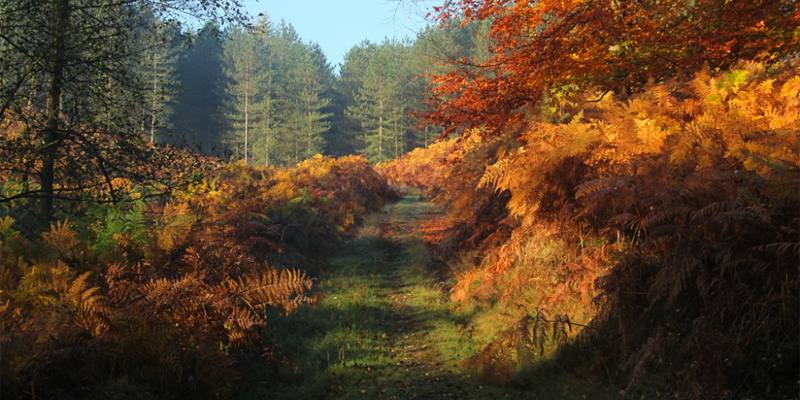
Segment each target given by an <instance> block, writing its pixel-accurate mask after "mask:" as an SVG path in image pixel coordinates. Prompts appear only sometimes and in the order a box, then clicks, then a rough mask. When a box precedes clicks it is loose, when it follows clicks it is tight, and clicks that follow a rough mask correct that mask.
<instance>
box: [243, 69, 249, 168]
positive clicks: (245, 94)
mask: <svg viewBox="0 0 800 400" xmlns="http://www.w3.org/2000/svg"><path fill="white" fill-rule="evenodd" d="M247 79H248V80H247V81H246V82H245V84H244V165H247V147H248V146H247V139H248V137H247V136H248V132H247V128H248V126H247V124H248V122H249V121H248V114H247V107H248V103H249V100H250V99H249V98H248V94H249V93H248V91H249V90H250V77H249V76H248V77H247Z"/></svg>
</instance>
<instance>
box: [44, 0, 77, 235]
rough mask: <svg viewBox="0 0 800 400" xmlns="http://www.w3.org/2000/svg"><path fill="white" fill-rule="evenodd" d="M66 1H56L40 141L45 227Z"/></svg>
mask: <svg viewBox="0 0 800 400" xmlns="http://www.w3.org/2000/svg"><path fill="white" fill-rule="evenodd" d="M69 19H70V4H69V0H59V1H58V3H57V6H56V11H55V21H54V22H55V25H56V27H57V28H56V29H57V32H58V34H57V35H56V36H55V42H54V43H53V45H54V49H53V50H54V52H53V57H52V58H51V59H50V71H49V72H50V77H49V82H48V88H47V124H46V126H45V130H44V138H43V142H42V170H41V172H40V176H39V179H40V183H41V186H42V188H41V190H42V199H41V203H40V210H39V217H40V219H41V222H42V223H43V225H44V226H46V225H47V224H49V223H50V220H51V219H52V218H53V197H54V193H53V185H54V180H55V165H56V159H57V158H58V147H59V142H60V141H61V133H60V132H59V130H60V125H61V120H60V118H61V116H60V111H61V101H62V95H63V92H64V67H65V66H66V64H67V60H66V58H67V30H68V29H69Z"/></svg>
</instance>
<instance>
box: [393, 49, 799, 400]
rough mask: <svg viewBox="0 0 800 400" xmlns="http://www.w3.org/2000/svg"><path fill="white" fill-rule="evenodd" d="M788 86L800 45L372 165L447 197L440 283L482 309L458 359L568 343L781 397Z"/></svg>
mask: <svg viewBox="0 0 800 400" xmlns="http://www.w3.org/2000/svg"><path fill="white" fill-rule="evenodd" d="M799 101H800V75H797V65H796V63H795V61H793V60H789V61H786V62H784V63H781V64H778V65H772V66H771V67H766V66H765V65H764V64H759V63H743V64H739V65H738V66H737V67H735V68H733V69H731V70H727V71H721V72H716V73H712V72H708V71H701V72H699V73H697V74H696V75H695V77H694V78H693V79H691V80H688V81H685V80H670V81H665V82H663V83H660V84H650V85H648V86H647V87H646V88H645V89H643V90H642V91H641V92H640V93H638V94H635V95H632V96H629V97H617V96H614V95H612V94H601V95H600V96H599V99H598V95H597V94H596V93H594V92H591V91H586V92H582V93H574V94H573V95H572V96H569V97H567V98H566V99H565V100H564V102H563V103H562V104H561V107H553V106H552V104H553V103H552V102H550V103H547V102H545V103H543V105H542V107H541V114H540V115H541V117H535V120H534V122H532V123H530V124H529V125H528V127H527V128H526V130H525V131H523V132H506V133H505V134H497V133H493V134H489V133H486V132H484V131H482V130H479V129H475V130H472V131H470V132H469V133H465V134H463V135H461V137H459V138H456V139H449V140H443V141H441V142H439V143H436V144H434V145H432V146H430V147H428V148H426V149H417V150H415V151H412V152H411V153H409V154H408V155H407V156H405V157H404V158H401V159H399V160H397V161H394V162H391V163H388V164H386V165H383V166H381V168H380V169H381V171H382V173H383V174H384V175H386V176H387V177H388V178H389V179H390V180H392V181H394V182H398V183H402V184H406V185H411V186H417V187H422V188H424V189H426V190H427V192H428V195H429V196H431V197H432V198H433V199H434V200H435V201H438V202H440V203H442V204H446V205H447V208H448V209H449V210H450V217H449V221H448V224H449V227H450V229H449V233H450V234H449V236H447V237H445V238H444V239H441V238H440V240H439V241H438V242H437V243H436V244H437V245H438V246H439V248H440V249H441V248H443V247H444V248H445V250H448V251H446V252H445V254H446V255H447V257H452V256H453V255H456V256H458V255H460V258H458V259H457V261H451V262H450V263H449V265H450V267H451V273H452V275H453V276H454V278H455V281H454V284H453V286H452V289H451V299H452V300H453V301H455V302H458V303H461V304H463V305H464V306H465V307H478V309H479V310H481V311H479V312H478V314H477V316H476V317H474V319H473V322H472V325H473V328H474V329H476V330H477V331H480V330H481V329H485V328H486V326H487V324H485V323H484V322H485V321H486V320H490V321H493V323H492V324H489V327H490V328H489V329H490V332H488V333H486V332H484V333H483V334H484V335H485V336H486V337H490V338H492V339H491V340H487V341H486V342H485V343H484V347H483V349H482V350H480V351H478V352H476V354H474V356H473V357H471V359H469V360H468V361H467V365H470V366H472V367H474V368H475V369H476V370H478V371H479V372H481V374H482V375H483V376H484V378H487V379H490V380H493V381H502V382H505V381H508V380H510V379H513V378H514V377H515V375H517V374H518V373H519V372H520V371H524V370H527V369H530V368H531V367H532V362H533V360H535V359H537V358H539V357H542V356H547V354H548V353H549V354H551V356H553V355H552V352H553V350H555V349H557V348H561V349H562V350H564V349H565V348H566V347H576V348H578V349H580V352H579V354H580V358H581V359H582V361H581V362H582V363H583V364H588V365H591V366H593V368H594V369H595V370H596V371H597V372H598V373H599V374H600V375H601V376H605V377H608V378H610V379H612V380H613V381H614V382H618V383H619V385H620V386H621V387H622V388H624V389H625V391H626V393H628V394H633V393H637V392H641V391H644V392H646V393H651V394H653V393H655V392H656V390H660V391H662V393H664V391H665V390H666V393H670V392H671V393H674V394H675V395H677V396H679V397H681V398H723V397H731V396H733V397H739V396H743V395H745V394H747V395H749V396H753V395H755V396H758V397H764V398H781V397H785V396H791V395H792V393H794V390H795V389H796V379H795V378H796V375H797V371H798V359H797V354H798V343H797V336H798V333H799V332H800V330H799V329H800V326H799V325H798V320H800V319H799V318H800V315H799V314H798V311H799V310H798V307H797V298H798V296H799V295H800V293H798V289H800V281H798V270H797V265H798V258H799V257H800V242H798V237H800V232H798V222H799V221H800V215H798V207H797V205H798V204H800V191H798V188H800V155H799V154H798V131H797V127H798V126H800V125H799V123H800V113H798V110H800V103H799ZM447 246H449V248H448V247H447ZM445 259H446V258H445ZM498 321H501V323H500V324H499V325H500V326H496V325H498V324H497V322H498ZM492 325H495V326H494V327H492ZM573 353H574V352H573ZM564 365H568V364H564ZM562 366H563V365H562ZM518 377H519V376H518ZM521 379H524V374H523V376H522V377H521Z"/></svg>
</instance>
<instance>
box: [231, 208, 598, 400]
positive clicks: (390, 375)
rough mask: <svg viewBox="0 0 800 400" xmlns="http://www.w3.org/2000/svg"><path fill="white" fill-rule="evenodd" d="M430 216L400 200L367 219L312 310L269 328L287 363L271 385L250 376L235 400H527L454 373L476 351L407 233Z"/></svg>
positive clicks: (321, 285) (323, 282)
mask: <svg viewBox="0 0 800 400" xmlns="http://www.w3.org/2000/svg"><path fill="white" fill-rule="evenodd" d="M435 213H436V210H435V208H434V207H433V206H432V205H431V204H429V203H425V202H422V201H420V200H418V199H417V197H416V196H406V197H405V198H403V199H402V200H400V201H399V202H397V203H394V204H391V205H389V206H387V208H386V209H385V210H384V211H383V212H382V213H379V214H377V215H374V216H372V217H371V218H370V219H369V221H367V222H366V224H365V225H364V227H363V229H362V230H361V231H360V233H359V234H358V235H357V236H356V237H355V238H354V239H352V240H351V241H350V242H349V243H348V245H347V246H346V248H345V249H343V250H342V251H341V252H340V253H339V254H338V255H336V256H335V257H333V258H332V259H331V261H330V263H331V267H330V268H329V270H328V272H327V273H325V274H323V275H322V276H321V277H320V279H319V282H317V290H318V291H319V295H320V298H319V301H318V304H317V305H315V306H313V307H305V308H303V309H301V310H299V311H298V312H296V313H294V314H292V315H291V316H289V317H286V318H277V319H275V320H274V321H275V322H274V323H273V325H272V326H270V327H269V329H268V332H269V333H270V334H271V335H272V336H271V338H270V340H271V341H272V343H275V346H276V349H277V353H279V354H284V355H286V359H287V361H286V362H285V363H284V364H283V365H281V366H280V367H279V368H277V371H279V373H280V374H281V375H280V376H279V379H278V381H279V382H277V383H276V382H275V380H274V379H269V381H264V382H258V380H257V378H258V374H259V371H254V375H255V378H254V379H255V381H256V383H255V385H253V386H250V385H248V386H250V387H249V390H248V391H247V392H246V393H245V394H244V396H243V397H244V398H264V399H267V398H268V399H494V400H498V399H506V398H507V399H519V398H530V395H531V393H528V396H523V393H519V392H516V391H515V390H514V389H511V388H508V387H505V388H498V387H492V386H485V385H481V384H479V383H478V382H477V381H476V380H474V379H472V378H471V377H470V376H468V375H467V373H466V372H465V371H463V370H462V369H461V368H459V365H458V362H457V360H461V359H463V358H464V357H465V356H467V355H469V354H472V352H473V351H474V348H473V346H474V345H473V344H472V343H471V341H470V338H469V335H468V334H467V333H466V331H465V329H464V328H463V327H464V326H465V324H466V319H465V317H464V316H460V315H459V314H457V313H454V312H453V311H451V307H450V304H449V302H448V299H447V296H446V294H445V292H444V291H443V290H442V289H441V287H440V285H439V284H438V283H437V280H436V279H435V277H434V276H433V274H432V273H431V272H429V270H428V267H429V264H430V258H429V254H428V249H427V248H426V246H425V244H424V243H423V242H422V241H421V240H420V239H419V238H417V237H415V235H414V229H413V227H414V226H415V224H417V223H418V222H419V221H420V220H422V219H425V218H430V217H432V216H433V215H434V214H435ZM254 379H253V378H248V379H246V381H248V382H249V381H252V380H254ZM537 397H538V396H537ZM570 397H571V396H570ZM557 398H561V397H557ZM578 398H585V397H578Z"/></svg>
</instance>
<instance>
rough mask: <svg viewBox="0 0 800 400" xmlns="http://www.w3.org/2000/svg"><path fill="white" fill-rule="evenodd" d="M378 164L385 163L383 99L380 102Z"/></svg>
mask: <svg viewBox="0 0 800 400" xmlns="http://www.w3.org/2000/svg"><path fill="white" fill-rule="evenodd" d="M378 106H379V110H378V162H383V99H381V100H379V101H378Z"/></svg>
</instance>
